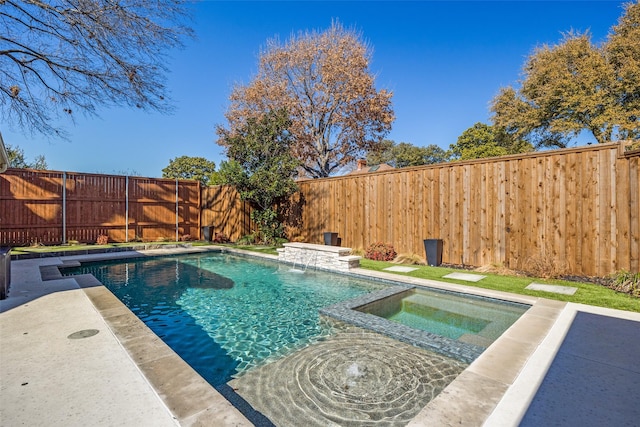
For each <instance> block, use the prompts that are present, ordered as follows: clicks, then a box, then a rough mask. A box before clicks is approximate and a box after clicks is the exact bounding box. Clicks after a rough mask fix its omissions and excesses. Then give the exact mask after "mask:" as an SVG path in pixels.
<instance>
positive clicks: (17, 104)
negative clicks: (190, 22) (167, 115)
mask: <svg viewBox="0 0 640 427" xmlns="http://www.w3.org/2000/svg"><path fill="white" fill-rule="evenodd" d="M186 12H187V11H186V9H185V5H184V2H182V1H180V0H56V1H44V0H0V114H1V117H2V120H3V121H6V122H8V123H10V124H11V125H14V126H16V127H18V128H20V129H21V130H22V131H23V132H30V133H41V134H45V135H48V136H63V137H64V131H63V130H62V129H61V128H59V127H56V126H55V125H54V124H52V120H53V119H57V118H60V117H61V116H68V117H71V119H72V120H73V117H74V116H75V115H76V114H77V113H78V112H82V113H84V114H89V115H94V114H96V109H97V107H98V106H109V105H128V106H132V107H136V108H141V109H150V110H158V111H168V110H170V106H169V103H168V102H167V99H166V97H165V92H166V88H165V73H166V71H167V70H166V67H165V62H166V58H165V53H166V51H167V50H168V49H170V48H175V47H181V46H182V41H183V40H184V38H185V37H191V36H192V31H191V29H190V28H188V27H187V26H185V25H184V24H183V23H184V22H185V18H186V17H187V13H186Z"/></svg>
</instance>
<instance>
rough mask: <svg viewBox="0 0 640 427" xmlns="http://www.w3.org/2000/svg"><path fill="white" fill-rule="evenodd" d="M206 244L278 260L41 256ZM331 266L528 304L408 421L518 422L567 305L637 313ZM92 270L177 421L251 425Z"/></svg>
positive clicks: (97, 294)
mask: <svg viewBox="0 0 640 427" xmlns="http://www.w3.org/2000/svg"><path fill="white" fill-rule="evenodd" d="M207 251H216V252H230V253H238V254H241V255H243V256H249V257H254V258H263V259H270V260H273V261H277V257H276V256H273V255H266V254H258V253H255V252H247V251H242V250H238V249H232V248H226V247H213V246H212V247H191V248H175V249H159V250H149V251H132V252H117V253H104V254H90V255H74V256H68V257H67V256H65V257H57V258H56V261H53V260H50V261H49V262H47V263H46V264H48V265H52V264H56V265H60V266H62V265H64V264H69V263H70V262H76V261H78V262H90V261H103V260H112V259H122V258H131V257H146V256H162V255H173V254H186V253H197V252H207ZM38 273H40V272H38ZM336 274H347V275H351V276H355V277H363V278H367V279H374V280H384V281H392V282H401V283H407V284H411V285H417V286H426V287H433V288H439V289H443V290H449V291H455V292H463V293H470V294H474V295H480V296H484V297H490V298H498V299H504V300H507V301H513V302H517V303H524V304H529V305H531V308H530V309H529V310H528V311H527V312H526V313H525V314H523V316H522V317H521V318H520V319H519V320H518V321H517V322H516V323H514V324H513V325H512V326H511V327H510V328H509V329H508V330H507V331H506V332H505V333H504V334H503V335H502V336H501V337H500V338H498V340H496V341H495V342H494V343H493V344H492V345H491V346H490V347H489V348H488V349H487V350H485V351H484V352H483V353H482V354H481V355H480V357H478V358H477V359H476V360H475V361H474V362H473V363H471V365H470V366H469V367H468V368H467V369H465V371H463V372H462V374H461V375H459V376H458V377H457V378H456V379H455V380H454V381H453V382H452V383H451V384H449V386H448V387H447V388H446V389H445V390H444V391H443V392H442V393H440V395H438V396H437V397H436V398H435V399H434V400H432V401H431V402H430V403H429V404H428V405H427V406H426V407H425V408H423V409H422V411H420V413H419V414H418V415H417V416H416V417H415V418H414V419H413V421H412V422H411V423H409V424H408V425H410V426H422V425H425V424H430V425H454V424H455V425H458V424H462V425H482V424H485V425H496V424H494V422H495V421H496V420H499V424H500V425H514V426H515V425H518V423H519V421H520V419H521V417H522V416H523V415H524V413H525V411H526V409H527V407H528V405H529V403H530V402H531V400H532V399H533V396H534V394H535V391H536V390H537V387H538V385H539V384H540V382H541V381H542V379H543V378H544V375H545V373H546V370H547V369H548V366H549V365H550V363H551V362H552V360H553V357H554V355H555V351H557V348H558V346H559V343H561V342H562V338H563V337H564V334H565V333H566V331H567V330H568V327H569V326H570V323H571V319H573V317H572V316H571V313H575V311H576V310H580V311H594V310H595V311H597V312H598V313H606V314H607V315H621V316H627V317H631V318H632V319H633V320H640V317H639V316H637V313H632V312H624V311H620V310H611V309H601V308H598V307H591V306H582V305H579V304H572V303H569V304H567V303H565V302H559V301H553V300H548V299H545V298H537V297H530V296H524V295H516V294H509V293H505V292H499V291H491V290H487V289H480V288H475V287H470V286H466V285H457V284H451V283H445V282H438V281H434V280H426V279H415V278H411V277H407V276H399V275H395V274H392V273H385V272H376V271H371V270H364V269H354V270H351V271H350V272H349V273H341V272H338V273H336ZM54 276H55V275H54ZM91 278H93V276H90V277H80V278H79V281H78V279H76V282H78V286H79V287H80V288H81V289H82V290H83V291H84V293H85V294H86V295H87V297H88V298H89V299H90V300H91V302H92V304H93V305H94V306H95V308H96V310H98V312H99V313H100V315H101V316H102V317H103V318H104V320H105V322H106V323H107V325H108V326H109V328H110V329H111V330H112V332H113V333H114V335H115V336H116V337H117V339H118V341H119V342H120V344H121V345H122V347H124V348H125V349H126V351H127V352H128V353H129V354H130V355H131V358H132V360H133V361H134V362H135V363H136V365H137V366H138V367H139V368H140V370H141V372H142V373H143V374H144V376H145V377H146V378H147V380H148V381H149V383H150V384H151V386H152V387H153V388H154V390H156V393H157V395H158V396H159V397H160V398H161V399H162V400H163V402H165V404H166V406H167V407H168V408H169V409H170V410H171V412H172V413H173V414H174V415H175V417H176V418H177V420H178V422H179V423H180V425H183V426H187V425H189V426H190V425H198V424H204V425H206V424H207V423H208V424H210V425H211V423H215V425H237V426H241V425H251V423H250V422H249V421H248V420H247V419H246V418H245V417H243V416H242V415H241V414H239V413H238V411H237V409H236V408H235V407H234V406H233V405H232V404H230V403H229V401H227V400H226V399H225V398H224V397H222V395H220V393H218V392H217V391H216V390H215V389H214V388H213V387H212V386H211V385H209V384H208V383H207V382H206V381H204V379H202V377H201V376H200V375H199V374H197V373H196V372H195V371H194V370H193V369H192V368H191V367H190V366H188V365H187V364H186V363H185V362H184V361H183V360H182V359H181V358H180V357H179V356H177V355H176V354H175V352H173V350H171V349H170V348H169V347H168V346H167V345H166V344H164V342H162V341H161V340H160V339H159V338H158V337H157V336H156V335H155V334H154V333H153V332H152V331H151V330H150V329H148V328H147V327H146V325H144V323H142V321H140V320H139V319H138V318H137V317H136V316H135V315H134V314H133V313H132V312H131V311H130V310H129V309H128V308H127V307H126V306H124V304H123V303H121V302H120V301H119V300H118V299H117V298H115V296H113V294H112V293H111V292H110V291H108V290H107V289H106V287H104V286H102V284H101V283H100V282H98V281H97V279H95V278H93V279H91ZM65 279H68V277H66V278H65ZM50 280H56V277H51V278H50ZM620 313H622V314H620Z"/></svg>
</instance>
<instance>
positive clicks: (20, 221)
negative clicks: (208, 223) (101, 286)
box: [0, 169, 200, 246]
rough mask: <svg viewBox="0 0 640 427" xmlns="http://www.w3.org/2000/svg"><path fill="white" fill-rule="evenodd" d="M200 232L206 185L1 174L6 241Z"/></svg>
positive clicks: (0, 219) (0, 230)
mask: <svg viewBox="0 0 640 427" xmlns="http://www.w3.org/2000/svg"><path fill="white" fill-rule="evenodd" d="M176 226H177V231H178V232H177V234H178V238H179V239H180V238H183V236H184V235H187V234H188V235H190V236H192V237H193V238H199V233H200V184H199V183H198V182H196V181H178V182H177V183H176V180H171V179H155V178H154V179H152V178H139V177H124V176H115V175H99V174H86V173H69V172H55V171H32V170H26V169H9V170H8V171H7V172H6V173H4V174H1V175H0V244H2V245H11V246H24V245H30V244H34V243H42V244H60V243H63V242H65V241H67V242H68V241H79V242H83V243H93V242H95V241H96V239H97V237H98V236H99V235H101V234H104V235H108V236H109V240H110V241H112V242H125V241H132V240H135V239H136V238H138V239H142V240H145V241H154V240H159V239H170V240H174V239H175V238H176Z"/></svg>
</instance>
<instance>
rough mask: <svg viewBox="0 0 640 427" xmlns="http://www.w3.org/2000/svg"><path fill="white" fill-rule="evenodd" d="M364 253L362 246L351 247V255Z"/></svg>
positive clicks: (362, 254)
mask: <svg viewBox="0 0 640 427" xmlns="http://www.w3.org/2000/svg"><path fill="white" fill-rule="evenodd" d="M364 254H365V251H364V248H363V247H362V246H361V247H359V248H355V249H351V255H356V256H364Z"/></svg>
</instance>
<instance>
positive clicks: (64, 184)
mask: <svg viewBox="0 0 640 427" xmlns="http://www.w3.org/2000/svg"><path fill="white" fill-rule="evenodd" d="M65 243H67V173H66V172H62V244H63V245H64V244H65Z"/></svg>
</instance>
